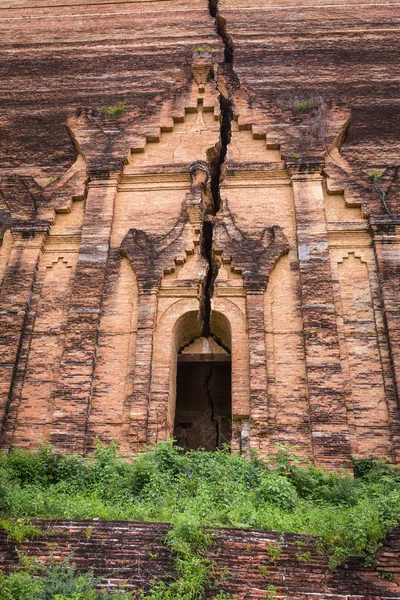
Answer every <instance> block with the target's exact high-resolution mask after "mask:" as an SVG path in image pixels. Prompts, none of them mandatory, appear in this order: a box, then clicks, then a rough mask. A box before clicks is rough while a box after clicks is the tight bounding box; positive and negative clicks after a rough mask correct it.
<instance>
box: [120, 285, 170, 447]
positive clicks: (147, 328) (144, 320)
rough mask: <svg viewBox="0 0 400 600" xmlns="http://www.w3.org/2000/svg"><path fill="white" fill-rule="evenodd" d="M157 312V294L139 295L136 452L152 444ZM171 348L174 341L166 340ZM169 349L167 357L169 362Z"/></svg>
mask: <svg viewBox="0 0 400 600" xmlns="http://www.w3.org/2000/svg"><path fill="white" fill-rule="evenodd" d="M156 313H157V291H156V290H154V289H149V290H146V291H140V293H139V311H138V332H137V338H136V353H135V368H134V380H133V394H132V398H131V401H130V430H129V438H130V443H131V445H132V449H135V450H139V449H140V447H141V446H142V447H143V446H144V445H145V444H147V443H148V435H147V427H148V411H149V403H150V386H151V371H152V358H153V338H154V328H155V321H156ZM166 344H167V346H168V345H169V344H170V340H166ZM168 350H169V348H167V351H166V356H168V360H169V352H168Z"/></svg>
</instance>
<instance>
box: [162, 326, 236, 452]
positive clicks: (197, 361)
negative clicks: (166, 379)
mask: <svg viewBox="0 0 400 600" xmlns="http://www.w3.org/2000/svg"><path fill="white" fill-rule="evenodd" d="M174 437H175V439H176V440H177V442H178V444H179V445H180V446H182V447H184V448H188V449H189V448H190V449H198V448H204V449H205V450H216V449H217V448H221V447H222V446H223V444H230V442H231V439H232V377H231V354H230V349H229V348H227V347H226V346H225V347H223V346H222V345H221V344H220V343H218V342H217V341H216V340H215V339H214V338H213V337H208V338H205V337H198V338H196V339H195V340H194V341H193V342H192V343H191V344H190V345H189V346H186V347H183V348H181V349H180V351H179V352H178V357H177V382H176V405H175V422H174Z"/></svg>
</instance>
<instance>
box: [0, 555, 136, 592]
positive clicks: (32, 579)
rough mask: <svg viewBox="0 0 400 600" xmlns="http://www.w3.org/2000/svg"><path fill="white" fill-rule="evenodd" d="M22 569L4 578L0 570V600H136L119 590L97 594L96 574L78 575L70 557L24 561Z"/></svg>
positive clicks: (22, 560) (97, 581) (98, 581)
mask: <svg viewBox="0 0 400 600" xmlns="http://www.w3.org/2000/svg"><path fill="white" fill-rule="evenodd" d="M20 566H21V568H22V569H23V570H21V569H19V570H17V571H15V572H14V573H11V574H10V575H8V576H5V575H3V574H2V573H1V571H0V598H4V599H6V600H48V599H50V598H53V599H54V600H111V599H112V600H133V595H132V594H131V593H125V592H123V591H122V590H120V589H117V590H115V591H113V592H107V591H105V590H103V591H96V586H97V585H98V584H99V583H100V580H98V579H96V578H94V577H93V574H92V573H91V572H90V571H88V572H87V573H78V571H77V570H76V566H75V565H74V563H73V562H72V561H71V559H70V558H68V559H66V560H64V561H62V562H58V561H56V560H55V559H54V560H52V561H51V562H50V563H49V564H48V565H42V564H40V563H39V562H35V561H32V559H23V558H22V559H21V565H20Z"/></svg>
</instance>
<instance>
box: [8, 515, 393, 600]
mask: <svg viewBox="0 0 400 600" xmlns="http://www.w3.org/2000/svg"><path fill="white" fill-rule="evenodd" d="M34 523H35V524H36V526H38V527H39V528H40V529H42V530H43V535H42V536H41V537H39V538H38V539H36V540H31V541H25V542H22V543H20V544H17V545H16V544H15V543H13V542H10V541H7V537H6V535H5V533H4V532H3V533H0V568H1V569H2V570H3V571H5V572H9V571H10V570H12V569H13V568H15V566H16V565H17V562H18V554H17V551H18V552H21V553H23V554H25V555H27V556H29V557H34V558H36V559H38V560H40V561H41V562H44V563H45V562H48V561H49V557H50V555H51V556H53V558H54V559H56V560H61V559H63V558H67V557H68V556H71V555H73V560H74V562H75V563H76V564H77V566H78V568H79V569H81V570H87V569H93V571H94V574H95V575H96V576H101V577H104V580H103V585H106V586H108V587H109V586H112V585H115V584H118V583H123V584H126V585H127V586H128V587H129V588H130V589H132V590H136V591H138V590H139V589H141V588H143V587H147V586H148V584H149V582H150V581H151V579H152V578H153V577H154V576H164V575H168V574H173V561H172V557H171V554H170V552H169V550H168V549H167V547H166V546H165V544H164V542H163V539H164V536H165V535H166V533H167V532H168V529H169V526H168V525H167V524H166V523H139V522H133V521H46V520H37V521H34ZM274 549H278V550H279V549H280V550H281V553H280V556H279V558H277V556H276V555H277V554H279V551H278V552H277V553H276V555H275V557H273V550H274ZM209 556H210V558H212V559H213V560H214V561H215V565H216V573H219V574H220V575H223V577H222V579H221V582H220V584H219V585H218V589H219V590H220V589H223V590H225V591H227V592H230V593H232V594H237V595H238V598H239V599H240V600H245V599H261V598H265V597H266V591H267V588H268V586H270V585H273V586H275V587H276V590H277V595H278V596H286V597H287V598H289V599H290V600H297V599H300V598H301V599H306V598H307V599H310V600H311V599H312V598H315V599H316V600H318V599H321V600H322V599H325V598H331V599H332V600H333V599H335V600H339V599H340V600H342V599H343V600H348V599H349V598H352V597H354V598H356V597H357V598H358V599H360V600H363V599H367V598H382V599H383V598H400V528H398V529H394V530H393V531H392V532H391V533H390V534H389V535H388V536H387V538H386V540H385V542H384V543H383V545H382V546H381V548H380V549H379V550H378V553H377V556H376V558H375V560H374V561H373V563H372V565H371V566H365V565H364V561H363V560H362V559H359V558H350V559H348V560H347V561H346V562H345V563H344V564H343V565H341V566H340V567H339V568H337V569H335V570H334V571H333V572H330V571H329V568H328V558H327V557H326V556H325V555H322V554H320V553H319V552H318V551H317V548H316V545H315V540H314V539H313V538H312V537H310V536H306V535H297V534H284V535H281V534H278V533H276V532H268V531H245V530H238V529H220V530H218V531H217V532H216V534H215V544H214V546H213V548H212V550H211V551H210V553H209ZM271 556H272V557H273V558H275V560H273V559H272V558H271ZM382 572H385V573H392V575H393V580H392V581H389V580H388V579H386V578H383V577H382V576H381V573H382ZM214 596H215V590H212V589H209V590H208V591H207V594H206V598H207V599H210V600H211V599H212V598H213V597H214Z"/></svg>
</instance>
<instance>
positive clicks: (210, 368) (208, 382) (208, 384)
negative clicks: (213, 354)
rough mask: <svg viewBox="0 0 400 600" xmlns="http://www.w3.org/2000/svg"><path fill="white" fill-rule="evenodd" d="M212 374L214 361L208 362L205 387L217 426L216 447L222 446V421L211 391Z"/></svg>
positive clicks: (213, 422) (211, 417)
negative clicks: (216, 415) (216, 412)
mask: <svg viewBox="0 0 400 600" xmlns="http://www.w3.org/2000/svg"><path fill="white" fill-rule="evenodd" d="M212 376H213V365H212V363H209V364H208V373H207V375H206V376H205V379H204V384H205V388H206V396H207V401H208V404H209V406H210V410H211V416H210V421H211V423H212V424H213V425H214V428H215V448H220V446H221V431H220V423H219V421H218V419H217V418H216V417H215V406H214V399H213V397H212V393H211V379H212Z"/></svg>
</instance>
